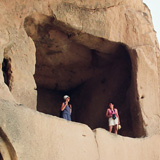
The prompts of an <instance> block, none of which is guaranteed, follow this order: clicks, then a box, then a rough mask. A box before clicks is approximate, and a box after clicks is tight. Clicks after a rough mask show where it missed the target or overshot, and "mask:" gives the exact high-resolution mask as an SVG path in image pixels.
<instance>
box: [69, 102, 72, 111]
mask: <svg viewBox="0 0 160 160" xmlns="http://www.w3.org/2000/svg"><path fill="white" fill-rule="evenodd" d="M69 107H70V113H72V105H71V104H70V105H69Z"/></svg>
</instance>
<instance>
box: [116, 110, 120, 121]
mask: <svg viewBox="0 0 160 160" xmlns="http://www.w3.org/2000/svg"><path fill="white" fill-rule="evenodd" d="M116 113H117V116H118V124H120V118H119V114H118V110H117V109H116Z"/></svg>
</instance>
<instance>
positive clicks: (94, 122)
mask: <svg viewBox="0 0 160 160" xmlns="http://www.w3.org/2000/svg"><path fill="white" fill-rule="evenodd" d="M0 9H1V13H0V14H1V15H2V16H1V17H2V18H1V24H2V25H1V26H0V35H1V38H0V45H1V48H0V52H1V56H0V61H1V65H3V67H2V69H3V71H1V72H0V84H1V85H0V87H1V91H0V98H2V99H5V100H9V101H15V102H16V103H22V104H25V105H26V106H28V107H30V108H32V109H36V108H37V109H38V110H39V111H41V112H44V113H47V114H52V115H56V116H59V108H60V105H61V102H62V97H63V95H64V94H66V93H67V94H70V96H71V99H72V104H73V117H72V118H73V120H74V121H77V122H83V123H85V124H88V125H89V126H90V127H91V128H96V127H103V128H107V119H106V118H105V111H106V109H107V104H108V103H109V102H110V101H113V102H114V103H115V106H116V107H117V108H118V110H119V113H120V117H121V120H122V121H121V122H122V126H123V131H121V132H122V133H121V134H122V135H127V136H132V137H141V136H145V135H153V134H156V133H159V132H160V128H159V127H160V126H159V120H160V119H159V115H160V110H159V98H158V97H159V60H158V58H157V57H158V56H159V46H158V42H157V39H156V33H155V31H154V29H153V25H152V19H151V15H150V12H149V9H148V8H147V6H146V5H144V4H143V3H142V1H140V0H136V1H129V0H118V1H110V0H108V1H103V0H101V1H98V2H97V1H87V2H84V1H74V0H66V1H61V0H56V1H52V0H47V1H38V0H36V1H35V0H34V1H33V0H30V1H27V2H25V1H22V0H20V1H17V0H13V1H10V2H7V1H3V2H0ZM35 64H36V66H35ZM4 82H5V83H6V85H5V83H4ZM37 92H38V93H37ZM37 94H38V97H37ZM151 107H152V109H151ZM137 124H138V125H137Z"/></svg>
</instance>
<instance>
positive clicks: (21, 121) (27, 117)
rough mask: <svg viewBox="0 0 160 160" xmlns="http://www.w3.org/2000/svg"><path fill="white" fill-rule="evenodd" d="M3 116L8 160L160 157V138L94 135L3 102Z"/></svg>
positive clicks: (81, 127)
mask: <svg viewBox="0 0 160 160" xmlns="http://www.w3.org/2000/svg"><path fill="white" fill-rule="evenodd" d="M0 113H1V119H0V126H1V130H0V140H3V145H1V146H0V147H1V151H4V152H1V153H2V156H3V159H5V160H10V159H11V160H19V159H20V160H28V159H32V160H37V159H38V160H44V159H47V160H53V159H54V160H69V159H77V160H82V159H84V160H88V159H92V160H104V159H110V157H108V156H109V155H112V159H113V160H116V159H119V160H128V159H131V160H132V159H133V160H135V159H137V160H140V159H146V160H150V159H153V160H157V159H159V156H160V152H159V151H158V150H157V149H158V148H159V147H160V141H159V139H160V136H159V135H155V136H152V137H148V138H141V139H137V138H128V137H121V136H116V135H113V134H111V133H108V132H107V131H106V130H104V129H96V130H95V131H94V132H92V130H91V129H90V128H89V127H88V126H86V125H84V124H79V123H75V122H68V121H66V120H63V119H60V118H57V117H53V116H48V115H44V114H42V113H38V112H36V111H33V110H31V109H29V108H27V107H24V106H22V105H21V106H17V105H15V104H11V103H8V102H5V101H4V100H3V101H2V100H1V101H0ZM6 113H7V114H6ZM4 133H5V134H4ZM0 142H1V141H0ZM11 144H12V145H11ZM128 147H129V148H128ZM6 148H7V149H6ZM111 153H112V154H111ZM7 155H8V158H6V157H7Z"/></svg>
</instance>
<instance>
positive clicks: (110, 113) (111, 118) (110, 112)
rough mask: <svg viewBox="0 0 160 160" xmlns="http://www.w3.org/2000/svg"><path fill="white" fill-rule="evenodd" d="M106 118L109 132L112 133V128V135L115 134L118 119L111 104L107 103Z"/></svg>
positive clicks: (116, 111) (115, 110)
mask: <svg viewBox="0 0 160 160" xmlns="http://www.w3.org/2000/svg"><path fill="white" fill-rule="evenodd" d="M106 117H107V118H108V122H109V132H112V129H113V127H114V133H115V134H117V133H118V130H117V125H119V124H120V118H119V115H118V110H117V109H116V108H114V104H113V103H109V108H108V109H107V111H106Z"/></svg>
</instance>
